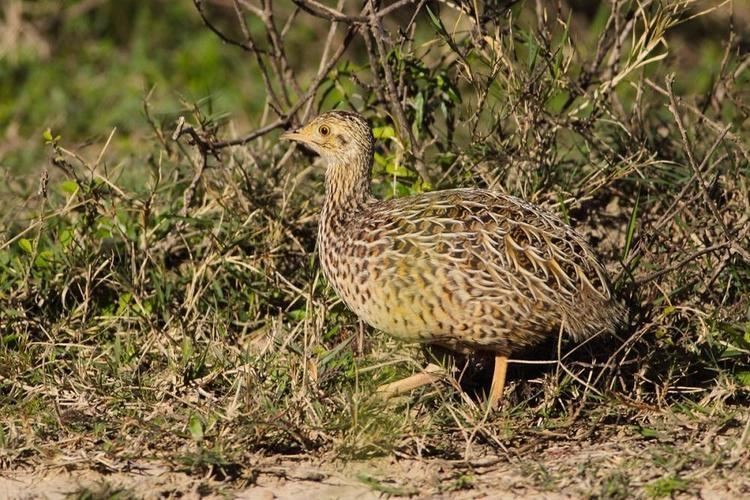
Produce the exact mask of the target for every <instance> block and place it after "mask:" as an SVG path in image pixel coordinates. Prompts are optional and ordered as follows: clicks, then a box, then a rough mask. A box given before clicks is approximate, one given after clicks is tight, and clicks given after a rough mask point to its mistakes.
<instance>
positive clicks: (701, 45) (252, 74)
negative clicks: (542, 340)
mask: <svg viewBox="0 0 750 500" xmlns="http://www.w3.org/2000/svg"><path fill="white" fill-rule="evenodd" d="M373 12H374V13H375V14H374V15H373ZM748 26H750V6H748V4H747V2H744V1H734V2H733V1H720V0H716V1H689V0H677V1H649V0H639V1H631V0H612V1H601V2H583V1H575V0H560V1H557V2H542V1H536V2H534V1H530V0H529V1H517V2H511V1H487V2H462V1H455V2H448V1H392V2H391V1H384V2H374V3H371V2H364V3H360V2H338V3H335V2H315V1H302V0H300V1H288V2H287V1H278V2H270V1H258V0H238V1H234V0H211V1H209V0H206V1H203V2H201V1H195V2H190V1H188V0H183V1H179V2H177V1H166V0H153V1H149V2H142V1H136V0H118V1H114V0H66V1H63V2H59V1H52V0H38V1H22V0H5V1H4V2H3V3H2V5H0V133H1V134H2V139H1V140H0V174H2V176H3V182H2V183H0V416H1V417H2V418H0V468H2V471H3V472H2V475H4V476H7V477H11V478H13V479H14V480H15V481H16V483H15V484H22V485H26V486H28V485H30V484H31V483H38V482H39V481H41V480H42V479H44V480H50V478H57V479H60V477H64V478H68V479H70V478H73V479H74V480H75V481H74V482H73V483H72V484H73V485H74V486H73V487H72V489H71V487H70V485H69V484H68V483H65V484H66V486H64V487H63V486H60V485H59V484H58V486H57V487H58V488H62V489H63V490H64V491H68V492H71V491H72V492H74V493H73V494H74V495H78V496H81V497H86V498H91V497H97V496H101V497H109V496H120V497H129V496H148V495H159V494H163V495H177V494H178V493H180V492H183V493H184V492H189V491H191V492H192V493H193V494H195V495H209V494H233V493H235V492H237V491H240V490H243V489H247V488H249V490H247V491H256V490H253V488H256V489H257V488H259V487H261V486H264V485H266V486H267V485H271V484H272V485H274V488H276V492H277V493H278V494H280V495H282V496H283V494H284V492H286V493H287V494H292V493H293V492H294V490H293V489H291V490H290V489H287V490H285V489H283V488H285V487H287V486H285V485H288V484H304V487H305V488H306V491H312V490H310V488H313V485H318V487H322V486H321V485H327V486H326V487H329V486H331V485H335V486H336V487H339V486H340V487H341V488H344V486H346V488H349V489H339V490H335V489H334V490H330V491H329V490H325V491H327V492H328V494H331V495H334V494H335V495H340V496H346V495H351V496H363V495H365V496H366V494H368V492H369V494H380V493H385V494H388V495H396V496H400V495H402V496H412V495H422V496H427V495H436V494H449V493H450V494H455V495H465V496H466V497H472V496H475V495H482V494H487V493H488V492H490V491H495V490H497V489H500V490H503V491H505V492H507V493H509V494H518V495H522V494H534V493H540V492H546V493H548V494H552V493H554V492H558V493H559V492H562V493H564V494H568V495H574V496H591V497H607V498H610V497H613V498H626V497H630V496H633V495H636V496H655V497H659V496H670V495H675V494H685V495H696V494H702V495H709V494H721V495H725V496H728V497H732V496H736V497H741V496H747V495H748V494H750V480H748V477H750V453H749V452H748V446H749V445H750V411H748V394H750V298H749V297H750V254H749V252H750V244H749V243H748V242H749V238H750V235H749V232H750V229H749V228H750V101H749V100H748V97H750V28H748ZM334 107H343V108H348V109H356V110H359V111H361V112H363V113H364V114H365V115H366V116H367V117H368V118H369V119H370V120H371V122H372V124H373V126H374V127H375V132H376V137H377V138H378V150H377V154H376V165H375V169H374V187H375V190H376V192H377V194H378V195H379V196H383V197H387V196H401V195H407V194H409V193H413V192H419V191H424V190H431V189H443V188H447V187H454V186H473V185H477V186H487V187H491V188H493V189H497V190H501V191H505V192H509V193H512V194H516V195H519V196H522V197H524V198H526V199H528V200H530V201H533V202H536V203H540V204H543V205H546V206H547V207H548V208H549V209H550V210H553V211H555V212H556V213H559V214H560V215H561V216H562V217H564V218H565V219H566V220H568V221H570V222H571V223H572V224H573V225H574V226H575V227H576V228H577V229H579V230H580V231H581V232H583V233H584V234H586V235H587V237H589V238H590V240H591V241H592V243H594V245H595V246H596V248H597V250H598V252H599V253H600V255H601V256H602V258H603V260H604V261H605V262H606V263H607V267H608V268H609V269H610V271H611V272H612V274H613V276H616V279H615V285H616V288H617V289H618V291H619V293H620V295H621V297H623V301H625V302H627V303H628V305H629V307H630V309H631V311H632V314H631V321H630V324H629V325H628V328H627V329H625V330H624V331H623V332H622V333H621V335H620V336H618V337H617V338H614V339H598V340H597V342H595V343H592V344H590V345H586V346H584V347H583V348H572V347H566V348H565V349H564V350H563V351H561V352H559V353H558V352H557V347H556V346H548V348H545V349H542V350H541V351H539V352H535V353H529V357H530V358H533V359H532V360H530V361H528V362H526V363H524V362H523V360H518V362H517V363H516V364H514V365H513V367H514V369H513V371H512V372H511V374H510V375H511V379H512V381H513V383H512V384H511V388H510V393H509V396H508V401H507V403H506V404H505V406H504V407H503V408H502V410H501V411H500V412H499V413H498V414H489V413H488V412H487V411H486V409H485V408H484V406H483V405H482V404H481V402H482V400H483V399H482V396H481V393H482V391H483V390H485V389H486V387H484V386H482V384H481V380H480V381H479V383H478V386H477V387H478V388H477V389H476V391H477V394H476V395H475V394H474V393H473V392H471V391H469V392H468V393H463V392H461V391H457V390H456V387H457V382H456V381H455V380H453V381H451V380H449V381H447V382H446V383H444V384H439V385H436V386H434V387H428V388H425V389H424V390H420V391H417V392H415V393H414V394H411V395H409V396H408V397H404V398H401V399H397V400H391V401H389V402H383V401H380V400H378V399H377V398H374V397H373V395H372V393H373V388H374V387H376V386H377V385H378V384H380V383H383V382H387V381H391V380H394V379H397V378H399V377H401V376H404V375H406V374H409V373H411V372H413V371H415V370H418V369H419V367H420V366H422V364H423V360H424V358H423V355H422V353H421V352H420V351H419V349H418V348H415V347H414V346H402V345H399V344H397V343H396V342H394V341H393V340H390V339H388V338H387V337H385V336H383V335H382V334H380V333H379V332H374V331H369V330H368V331H366V332H365V335H364V336H362V334H361V333H362V331H361V330H362V329H361V326H360V325H358V324H357V322H356V318H355V317H354V316H353V315H352V314H351V313H350V312H348V311H347V310H346V308H345V307H344V306H343V305H342V304H340V303H339V302H338V301H337V299H336V297H335V294H334V293H333V292H332V290H331V289H330V287H328V286H327V285H326V283H325V281H324V279H323V278H322V276H321V275H320V273H319V270H318V266H317V262H316V256H315V228H316V215H317V212H318V209H319V207H320V205H321V197H322V191H323V188H322V171H321V170H320V169H319V168H316V166H315V164H314V159H313V158H312V157H309V156H307V155H305V154H304V153H299V152H298V151H295V149H294V148H293V147H292V146H290V145H288V144H279V143H278V142H277V140H276V139H277V136H278V132H279V131H280V130H281V129H283V128H286V127H289V126H293V125H296V124H299V123H301V122H303V121H304V120H305V119H306V118H307V117H310V116H312V115H313V114H315V113H316V112H317V111H318V110H325V109H330V108H334ZM133 471H138V473H139V474H140V475H134V474H133ZM144 478H149V479H148V481H146V480H144ZM144 481H145V482H144ZM139 483H140V486H139ZM8 484H10V483H8ZM49 484H53V483H49ZM6 486H7V484H6ZM29 487H30V486H29ZM51 487H52V486H50V488H51ZM65 488H68V489H65ZM144 488H147V489H144ZM35 491H36V490H35ZM38 491H42V490H41V489H40V490H38ZM319 491H323V490H319ZM19 494H20V493H19ZM321 494H322V493H321Z"/></svg>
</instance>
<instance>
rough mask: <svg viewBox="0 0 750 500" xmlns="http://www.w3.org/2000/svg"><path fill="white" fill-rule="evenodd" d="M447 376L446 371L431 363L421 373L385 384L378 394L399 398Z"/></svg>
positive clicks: (378, 389) (379, 388)
mask: <svg viewBox="0 0 750 500" xmlns="http://www.w3.org/2000/svg"><path fill="white" fill-rule="evenodd" d="M444 375H445V370H444V369H443V368H441V367H439V366H438V365H435V364H432V363H430V364H429V365H427V366H425V368H424V370H422V372H420V373H415V374H414V375H412V376H411V377H406V378H404V379H401V380H397V381H396V382H391V383H390V384H383V385H381V386H380V387H378V388H377V393H378V394H382V395H384V396H386V397H391V396H397V395H399V394H404V393H407V392H409V391H412V390H414V389H416V388H418V387H422V386H423V385H427V384H431V383H433V382H437V381H438V380H440V379H441V378H443V376H444Z"/></svg>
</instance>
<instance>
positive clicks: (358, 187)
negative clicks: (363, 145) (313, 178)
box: [324, 150, 372, 215]
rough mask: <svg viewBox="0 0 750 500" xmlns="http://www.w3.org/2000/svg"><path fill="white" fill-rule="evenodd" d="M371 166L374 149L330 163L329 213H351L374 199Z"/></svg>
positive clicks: (327, 190)
mask: <svg viewBox="0 0 750 500" xmlns="http://www.w3.org/2000/svg"><path fill="white" fill-rule="evenodd" d="M371 166H372V150H368V151H362V152H361V153H360V154H358V155H352V156H350V157H348V158H341V159H335V160H331V161H330V162H329V163H328V168H327V170H326V199H325V203H324V209H325V211H326V213H327V214H328V215H333V214H338V215H345V214H346V215H348V214H351V213H353V212H356V211H357V210H358V209H360V208H362V207H363V206H364V205H365V204H367V202H368V201H370V200H371V199H372V192H371V191H370V180H371V174H370V169H371Z"/></svg>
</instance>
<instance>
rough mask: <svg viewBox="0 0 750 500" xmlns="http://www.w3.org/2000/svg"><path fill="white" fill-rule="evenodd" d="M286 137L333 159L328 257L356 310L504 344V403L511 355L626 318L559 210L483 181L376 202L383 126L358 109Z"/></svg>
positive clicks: (471, 345) (325, 264) (419, 334)
mask: <svg viewBox="0 0 750 500" xmlns="http://www.w3.org/2000/svg"><path fill="white" fill-rule="evenodd" d="M285 138H288V139H292V140H296V141H298V142H301V143H303V144H305V145H307V146H308V147H310V148H311V149H313V150H314V151H315V152H317V153H318V154H320V155H321V157H322V158H323V160H324V161H325V163H326V164H327V170H326V198H325V203H324V205H323V211H322V213H321V220H320V226H319V231H318V242H319V251H320V261H321V265H322V268H323V272H324V273H325V276H326V278H327V279H328V280H329V281H330V283H331V284H332V285H333V287H334V288H335V289H336V291H337V292H338V294H339V295H340V296H341V298H342V299H343V301H344V302H345V303H346V304H347V306H349V308H351V309H352V311H354V312H355V313H356V314H357V315H358V316H359V317H360V318H362V319H363V320H364V321H366V322H367V323H369V324H370V325H372V326H373V327H375V328H378V329H380V330H382V331H384V332H386V333H388V334H390V335H393V336H395V337H399V338H402V339H405V340H409V341H420V342H426V343H432V344H437V345H440V346H443V347H447V348H449V349H452V350H455V351H459V352H473V351H490V352H494V353H495V354H496V355H497V360H496V365H497V366H496V374H495V387H494V390H493V398H494V399H498V398H499V397H500V393H501V392H502V386H503V384H504V378H505V361H506V357H507V356H510V355H512V354H513V353H514V352H517V351H518V350H520V349H523V348H527V347H531V346H533V345H535V344H538V343H539V342H541V341H542V340H544V339H545V337H547V336H550V335H557V334H558V332H559V331H560V330H561V329H562V330H564V331H565V332H566V333H567V334H568V335H569V336H570V337H571V338H572V339H573V340H581V339H584V338H587V337H589V336H591V335H593V334H595V333H597V332H600V331H612V330H614V329H615V327H616V325H617V324H618V323H619V322H620V321H621V319H622V317H623V314H624V310H623V308H622V307H621V306H620V305H619V304H618V303H617V302H616V301H615V300H613V298H612V294H611V291H610V286H609V283H608V280H607V276H606V272H605V270H604V268H603V267H602V265H601V264H600V263H599V262H598V261H597V260H596V258H595V256H594V255H593V252H592V250H591V248H590V247H589V245H588V244H587V243H586V241H585V240H584V239H583V238H582V237H581V236H580V235H579V234H577V233H576V232H575V231H574V230H573V229H572V228H571V227H570V226H568V225H567V224H565V223H564V222H562V221H561V220H560V219H559V218H558V217H556V216H555V215H553V214H551V213H549V212H547V211H545V210H543V209H541V208H539V207H537V206H534V205H532V204H530V203H527V202H525V201H523V200H521V199H519V198H516V197H513V196H508V195H503V194H499V193H494V192H491V191H487V190H482V189H452V190H447V191H437V192H431V193H425V194H420V195H416V196H409V197H405V198H398V199H391V200H386V201H380V200H377V199H375V198H374V197H373V196H372V194H371V191H370V169H371V166H372V157H373V138H372V133H371V130H370V127H369V125H368V124H367V122H366V121H365V120H364V118H362V117H361V116H360V115H358V114H356V113H350V112H342V111H333V112H328V113H324V114H322V115H320V116H318V117H317V118H315V119H313V120H312V121H311V122H310V123H308V124H307V125H305V126H304V127H302V128H301V129H300V130H298V131H295V132H288V133H286V134H285ZM500 365H502V366H500ZM498 379H501V380H498Z"/></svg>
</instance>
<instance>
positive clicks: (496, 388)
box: [489, 356, 508, 410]
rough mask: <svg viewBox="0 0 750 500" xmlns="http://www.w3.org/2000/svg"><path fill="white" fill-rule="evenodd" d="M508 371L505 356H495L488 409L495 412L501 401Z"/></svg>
mask: <svg viewBox="0 0 750 500" xmlns="http://www.w3.org/2000/svg"><path fill="white" fill-rule="evenodd" d="M507 371H508V358H507V357H506V356H495V370H494V373H493V374H492V387H491V388H490V400H489V406H490V409H492V410H495V409H497V408H498V407H499V406H500V403H501V402H502V400H503V391H504V390H505V375H506V373H507Z"/></svg>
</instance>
